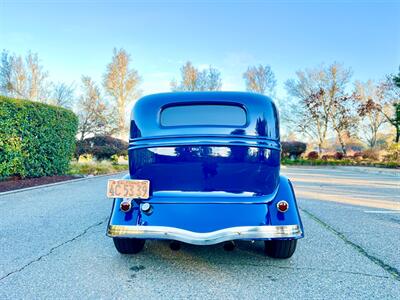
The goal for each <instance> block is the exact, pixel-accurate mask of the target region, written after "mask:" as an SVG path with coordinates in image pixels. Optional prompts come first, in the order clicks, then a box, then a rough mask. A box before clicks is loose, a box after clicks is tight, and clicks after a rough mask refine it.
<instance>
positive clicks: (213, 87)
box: [171, 61, 222, 92]
mask: <svg viewBox="0 0 400 300" xmlns="http://www.w3.org/2000/svg"><path fill="white" fill-rule="evenodd" d="M221 86H222V80H221V73H220V72H219V71H218V70H217V69H215V68H213V67H211V66H209V68H208V69H206V70H203V71H199V70H198V69H197V68H195V67H194V66H193V64H192V63H191V62H190V61H188V62H186V64H184V65H183V66H182V67H181V80H180V82H179V83H178V82H177V81H176V80H173V81H172V82H171V89H172V90H173V91H189V92H193V91H218V90H220V89H221Z"/></svg>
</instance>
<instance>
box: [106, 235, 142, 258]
mask: <svg viewBox="0 0 400 300" xmlns="http://www.w3.org/2000/svg"><path fill="white" fill-rule="evenodd" d="M113 241H114V245H115V248H116V249H117V251H118V252H119V253H122V254H136V253H139V252H140V251H142V249H143V247H144V243H145V241H146V240H142V239H129V238H113Z"/></svg>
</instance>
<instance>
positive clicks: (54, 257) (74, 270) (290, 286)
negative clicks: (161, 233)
mask: <svg viewBox="0 0 400 300" xmlns="http://www.w3.org/2000/svg"><path fill="white" fill-rule="evenodd" d="M283 173H285V174H286V175H287V176H288V177H289V178H291V179H292V180H293V182H294V185H295V189H296V192H297V195H298V201H299V206H300V208H301V215H302V218H303V223H304V226H305V234H306V237H305V238H304V239H302V240H300V241H299V243H298V249H297V251H296V253H295V254H294V256H293V257H292V258H291V259H288V260H276V259H271V258H268V257H266V256H264V254H263V247H262V246H263V245H262V243H259V242H256V243H253V244H252V243H247V242H240V243H238V245H237V247H236V249H235V250H234V251H232V252H226V251H224V250H223V248H222V246H221V245H215V246H191V245H183V247H182V249H181V250H180V251H178V252H174V251H172V250H170V248H169V244H168V243H167V242H160V241H150V242H147V243H146V246H145V249H144V251H143V252H141V253H140V254H138V255H132V256H123V255H120V254H118V253H117V252H116V250H115V249H114V245H113V243H112V240H111V239H110V238H107V237H106V236H105V230H106V225H107V218H108V216H109V211H110V207H111V202H110V200H107V199H106V198H105V196H104V195H105V186H106V181H107V180H108V179H109V178H112V177H100V178H93V179H88V180H84V181H77V182H70V183H67V184H61V185H56V186H52V187H48V188H39V189H34V190H30V191H24V192H19V193H14V194H8V195H2V196H0V226H1V227H0V299H19V298H27V299H42V298H51V299H59V298H69V299H77V298H85V299H87V298H88V299H109V298H126V299H128V298H129V299H139V298H140V299H154V298H164V299H188V298H190V299H200V298H202V299H209V298H219V299H234V298H236V299H238V298H240V299H274V298H277V299H278V298H290V299H292V298H293V299H294V298H297V299H299V298H307V299H310V298H319V299H321V298H329V299H346V298H359V299H365V298H378V297H379V298H383V299H390V298H392V299H395V298H397V299H399V298H400V213H399V212H400V211H399V210H400V186H399V184H400V183H399V182H400V178H399V177H396V176H392V175H383V174H379V175H376V174H371V173H365V172H359V171H352V170H348V169H342V168H339V169H324V168H288V169H284V170H283ZM396 210H397V211H396Z"/></svg>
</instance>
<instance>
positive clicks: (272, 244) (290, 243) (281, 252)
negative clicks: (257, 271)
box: [264, 240, 297, 258]
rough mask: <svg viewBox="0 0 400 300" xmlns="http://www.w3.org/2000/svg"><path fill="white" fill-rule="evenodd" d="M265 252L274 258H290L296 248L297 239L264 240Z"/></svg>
mask: <svg viewBox="0 0 400 300" xmlns="http://www.w3.org/2000/svg"><path fill="white" fill-rule="evenodd" d="M264 243H265V253H266V254H267V255H268V256H269V257H273V258H289V257H291V256H292V255H293V253H294V251H295V250H296V245H297V240H272V241H264Z"/></svg>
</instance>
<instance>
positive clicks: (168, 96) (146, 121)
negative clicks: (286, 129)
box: [131, 91, 279, 140]
mask: <svg viewBox="0 0 400 300" xmlns="http://www.w3.org/2000/svg"><path fill="white" fill-rule="evenodd" d="M182 104H185V105H190V104H211V105H212V104H222V105H225V104H226V105H229V104H235V105H239V106H242V107H243V108H244V109H245V110H246V114H247V123H246V125H245V126H240V127H238V128H236V130H235V128H233V129H232V127H231V126H229V127H228V126H227V128H224V127H223V126H182V127H174V128H166V127H162V126H161V125H160V120H159V119H160V113H161V111H162V110H163V109H164V108H166V107H168V106H174V105H182ZM183 134H184V135H186V134H191V135H194V134H201V135H204V134H210V135H221V134H222V135H226V134H234V135H236V136H239V135H244V136H255V137H263V138H268V139H274V140H276V139H279V120H278V113H277V109H276V106H275V104H274V102H273V100H272V99H271V98H269V97H267V96H264V95H261V94H256V93H249V92H222V91H216V92H214V91H213V92H170V93H159V94H152V95H148V96H145V97H142V98H141V99H139V100H138V101H136V103H135V105H134V107H133V109H132V114H131V137H132V138H149V137H158V136H166V135H183Z"/></svg>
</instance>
